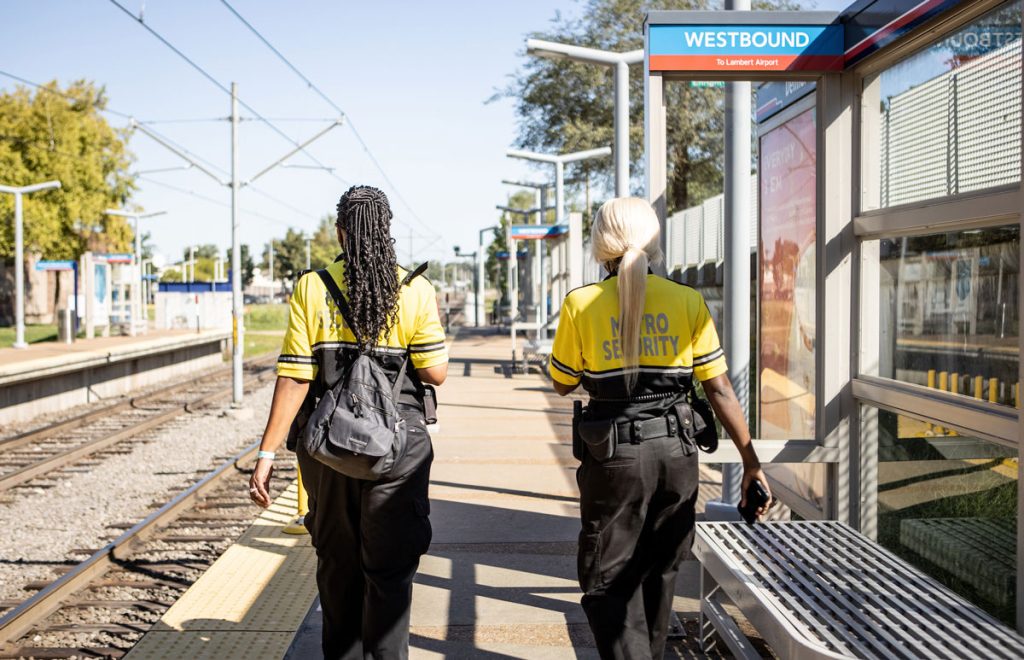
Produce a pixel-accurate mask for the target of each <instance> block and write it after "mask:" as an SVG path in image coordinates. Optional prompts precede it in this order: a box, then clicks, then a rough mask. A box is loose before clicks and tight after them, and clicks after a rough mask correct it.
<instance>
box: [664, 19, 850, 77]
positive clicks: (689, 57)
mask: <svg viewBox="0 0 1024 660" xmlns="http://www.w3.org/2000/svg"><path fill="white" fill-rule="evenodd" d="M648 30H649V32H648V38H649V42H648V43H649V46H648V48H649V51H648V52H649V64H650V71H691V72H714V71H723V72H759V71H799V72H801V73H809V72H825V71H842V69H843V28H842V26H841V25H651V26H649V28H648Z"/></svg>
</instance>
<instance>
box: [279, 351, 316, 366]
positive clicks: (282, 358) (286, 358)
mask: <svg viewBox="0 0 1024 660" xmlns="http://www.w3.org/2000/svg"><path fill="white" fill-rule="evenodd" d="M277 361H278V362H287V363H289V364H316V358H314V357H313V356H312V355H289V354H287V353H282V354H281V355H279V356H278V358H277Z"/></svg>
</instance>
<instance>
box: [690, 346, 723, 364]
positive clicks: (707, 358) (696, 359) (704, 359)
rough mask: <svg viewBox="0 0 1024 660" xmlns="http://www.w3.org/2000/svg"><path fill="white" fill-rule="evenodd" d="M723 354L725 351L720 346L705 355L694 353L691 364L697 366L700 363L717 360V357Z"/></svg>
mask: <svg viewBox="0 0 1024 660" xmlns="http://www.w3.org/2000/svg"><path fill="white" fill-rule="evenodd" d="M723 355H725V351H723V350H722V349H721V348H717V349H715V350H713V351H711V352H710V353H708V354H707V355H701V356H699V357H698V356H696V355H695V356H693V366H695V367H699V366H701V365H702V364H708V363H709V362H714V361H715V360H717V359H718V358H720V357H722V356H723Z"/></svg>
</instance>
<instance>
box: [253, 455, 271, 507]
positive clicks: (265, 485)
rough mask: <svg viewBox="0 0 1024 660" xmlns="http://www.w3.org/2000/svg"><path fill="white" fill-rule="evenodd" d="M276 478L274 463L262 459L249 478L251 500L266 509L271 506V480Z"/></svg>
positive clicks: (267, 459)
mask: <svg viewBox="0 0 1024 660" xmlns="http://www.w3.org/2000/svg"><path fill="white" fill-rule="evenodd" d="M272 476H274V461H273V460H271V459H269V458H261V459H259V460H258V461H256V469H254V470H253V471H252V476H251V477H249V499H251V500H252V501H253V503H254V504H257V505H259V506H261V507H263V508H264V509H266V508H267V507H268V506H270V478H271V477H272Z"/></svg>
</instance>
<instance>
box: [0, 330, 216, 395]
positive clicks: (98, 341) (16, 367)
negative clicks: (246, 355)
mask: <svg viewBox="0 0 1024 660" xmlns="http://www.w3.org/2000/svg"><path fill="white" fill-rule="evenodd" d="M230 336H231V333H230V332H225V331H223V330H204V331H202V332H196V331H194V330H192V331H189V330H151V331H149V332H147V333H146V334H140V335H136V336H134V337H123V336H116V337H96V338H94V339H79V340H77V341H75V342H74V343H73V344H65V343H63V342H55V341H51V342H40V343H37V344H29V346H28V348H20V349H19V348H0V385H3V384H6V383H9V382H13V381H16V380H22V379H26V378H39V377H43V376H48V375H52V374H56V373H60V372H63V371H73V370H76V369H81V368H83V367H85V366H89V365H94V364H104V363H109V362H115V361H117V360H121V359H129V358H132V357H138V356H141V355H145V354H147V353H152V352H154V351H161V350H168V349H171V348H175V347H181V346H188V345H191V344H195V343H204V342H207V341H210V340H213V339H228V338H229V337H230Z"/></svg>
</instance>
